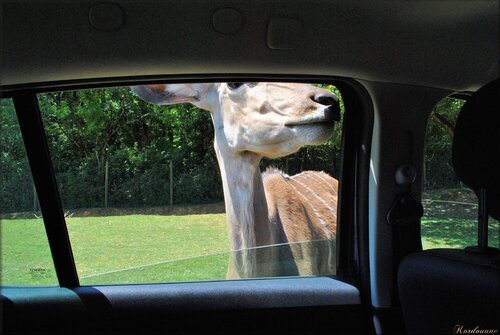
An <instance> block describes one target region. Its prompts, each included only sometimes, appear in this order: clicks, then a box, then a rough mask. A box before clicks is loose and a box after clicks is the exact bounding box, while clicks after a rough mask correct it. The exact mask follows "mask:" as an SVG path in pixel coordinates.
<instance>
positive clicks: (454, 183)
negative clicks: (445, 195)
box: [424, 98, 464, 189]
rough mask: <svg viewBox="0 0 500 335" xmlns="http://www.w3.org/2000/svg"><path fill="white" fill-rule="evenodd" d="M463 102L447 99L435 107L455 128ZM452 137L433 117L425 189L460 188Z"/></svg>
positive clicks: (428, 140) (429, 132)
mask: <svg viewBox="0 0 500 335" xmlns="http://www.w3.org/2000/svg"><path fill="white" fill-rule="evenodd" d="M463 104H464V101H463V100H459V99H454V98H445V99H443V100H442V101H441V102H440V103H439V104H437V106H436V107H435V109H434V111H433V113H434V114H438V115H439V116H441V117H442V118H444V119H445V120H447V121H448V123H449V124H450V125H451V126H452V127H454V125H455V122H456V120H457V117H458V113H459V112H460V109H461V108H462V106H463ZM451 146H452V136H450V134H449V133H448V132H447V130H446V129H445V127H443V125H442V124H440V123H439V122H437V119H436V117H434V116H431V118H430V120H429V124H428V126H427V137H426V144H425V180H424V189H435V188H449V187H458V186H459V181H458V179H457V178H456V176H455V172H454V171H453V167H452V165H451Z"/></svg>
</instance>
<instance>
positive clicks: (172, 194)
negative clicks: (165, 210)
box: [169, 160, 174, 207]
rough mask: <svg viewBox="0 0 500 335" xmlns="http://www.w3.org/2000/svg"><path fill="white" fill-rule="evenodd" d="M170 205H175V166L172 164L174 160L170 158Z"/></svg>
mask: <svg viewBox="0 0 500 335" xmlns="http://www.w3.org/2000/svg"><path fill="white" fill-rule="evenodd" d="M169 185H170V207H172V206H173V205H174V168H173V164H172V160H170V180H169Z"/></svg>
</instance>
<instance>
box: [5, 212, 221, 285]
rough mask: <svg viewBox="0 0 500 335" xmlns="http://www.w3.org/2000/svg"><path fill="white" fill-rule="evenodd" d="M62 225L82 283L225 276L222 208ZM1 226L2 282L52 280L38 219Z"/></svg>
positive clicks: (73, 221)
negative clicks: (216, 211)
mask: <svg viewBox="0 0 500 335" xmlns="http://www.w3.org/2000/svg"><path fill="white" fill-rule="evenodd" d="M67 225H68V231H69V235H70V240H71V245H72V249H73V254H74V257H75V263H76V266H77V270H78V275H79V277H80V281H81V283H82V284H104V283H134V282H143V283H144V282H158V281H161V282H167V281H189V280H201V279H205V280H209V279H223V278H225V274H226V269H227V262H228V257H229V256H228V254H227V252H228V250H230V247H229V240H228V237H227V228H226V222H225V215H224V214H211V215H190V216H157V215H130V216H114V217H88V218H68V219H67ZM1 228H2V229H1V231H2V236H1V242H2V277H1V278H2V283H3V284H6V285H8V284H11V285H14V284H21V285H23V284H37V285H44V284H49V285H50V284H56V283H57V281H56V279H55V274H54V270H53V269H54V267H53V265H52V261H51V258H50V253H49V251H48V244H47V240H46V238H45V232H44V229H43V224H42V222H41V220H2V222H1ZM203 256H204V257H203ZM124 269H128V270H124Z"/></svg>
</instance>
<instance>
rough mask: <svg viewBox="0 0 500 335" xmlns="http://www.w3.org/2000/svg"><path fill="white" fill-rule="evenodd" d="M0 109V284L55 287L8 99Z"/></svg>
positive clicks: (28, 172) (47, 251)
mask: <svg viewBox="0 0 500 335" xmlns="http://www.w3.org/2000/svg"><path fill="white" fill-rule="evenodd" d="M0 107H1V114H0V118H1V119H0V185H1V189H0V215H1V216H0V219H1V220H0V246H1V248H0V252H1V260H0V263H1V269H0V282H1V284H2V285H57V278H56V273H55V270H54V264H53V262H52V257H51V254H50V249H49V245H48V241H47V235H46V233H45V228H44V224H43V219H42V214H41V213H40V206H39V204H38V196H37V193H36V190H35V186H34V184H33V179H32V177H31V170H30V167H29V164H28V159H27V157H26V151H25V150H24V144H23V139H22V135H21V131H20V129H19V124H18V121H17V117H16V113H15V109H14V105H13V103H12V99H0Z"/></svg>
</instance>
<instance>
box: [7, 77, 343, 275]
mask: <svg viewBox="0 0 500 335" xmlns="http://www.w3.org/2000/svg"><path fill="white" fill-rule="evenodd" d="M209 85H218V86H217V88H216V89H215V90H214V91H213V92H216V93H217V94H218V95H219V97H220V99H221V102H218V103H219V105H217V106H215V107H214V106H213V105H210V104H208V103H206V102H203V101H201V102H200V94H201V95H203V94H208V93H207V92H205V91H204V90H207V87H208V86H209ZM165 87H166V86H165V85H161V84H160V85H151V86H149V88H150V91H149V92H146V93H144V92H141V91H140V90H139V89H137V88H134V89H131V88H130V87H118V88H107V89H89V90H78V91H61V92H51V93H41V94H38V103H39V106H40V111H41V115H42V120H43V124H44V129H45V133H46V136H47V141H48V146H49V151H50V155H51V160H52V165H53V168H54V173H55V177H56V180H57V187H58V190H59V193H60V198H61V202H62V206H63V212H64V217H65V221H66V225H67V229H68V233H69V237H70V242H71V248H72V251H73V255H74V260H75V265H76V269H77V272H78V277H79V280H80V283H81V284H83V285H94V284H122V283H154V282H177V281H197V280H221V279H225V278H228V279H238V278H248V277H274V276H290V275H335V268H336V254H335V253H336V225H337V222H336V218H337V205H338V204H337V201H338V185H339V179H340V175H339V170H340V169H339V168H340V159H341V155H340V149H341V131H342V123H341V120H342V114H343V101H342V97H341V95H340V92H339V91H338V90H337V89H336V88H335V87H334V86H332V85H306V84H289V83H212V84H190V85H185V86H184V87H181V85H179V84H176V85H172V92H166V91H165ZM162 89H163V90H164V91H161V90H162ZM212 89H213V88H212ZM294 90H295V91H294ZM134 91H135V92H134ZM213 92H211V93H210V94H214V93H213ZM254 92H256V93H254ZM154 93H158V94H157V95H156V96H154V97H153V96H152V95H151V94H154ZM167 93H168V94H167ZM174 93H175V94H174ZM300 95H302V96H301V97H300V98H297V97H298V96H300ZM164 97H168V98H169V99H171V100H169V101H159V100H157V99H161V98H164ZM293 99H296V100H293ZM201 100H203V99H201ZM217 108H218V109H219V111H217V110H216V109H217ZM207 110H209V111H207ZM252 110H255V111H256V113H255V115H252ZM229 112H232V113H233V114H232V115H230V114H229ZM284 116H286V118H284ZM218 118H222V119H223V120H219V119H218ZM270 125H271V126H272V127H270ZM280 127H281V128H280ZM318 127H319V130H315V129H316V128H318ZM283 129H284V130H285V131H284V132H281V133H280V131H282V130H283ZM304 129H305V130H304ZM214 130H215V133H214ZM318 131H319V132H320V133H321V134H319V135H315V134H314V132H318ZM221 134H222V135H223V136H224V138H223V139H222V140H220V136H221ZM269 134H271V135H272V136H273V137H271V138H266V136H268V135H269ZM217 136H219V140H220V141H219V142H217V140H216V141H215V149H214V138H217ZM315 136H316V137H315ZM318 136H319V137H318ZM283 139H284V140H286V141H288V143H293V145H292V146H290V145H289V144H288V145H287V146H281V145H280V146H278V145H277V144H280V143H281V142H282V141H283ZM225 145H226V146H227V147H224V146H225ZM228 147H230V149H231V150H229V151H231V152H229V151H228V150H227V149H228ZM224 150H226V151H225V152H222V151H224ZM248 152H251V153H257V154H248ZM234 153H237V154H241V153H243V154H241V157H243V158H241V157H240V158H238V159H239V160H240V162H239V163H238V164H236V165H234V166H231V165H232V164H233V163H234V162H236V161H237V160H238V159H236V158H235V156H234V155H233V156H230V154H234ZM249 157H250V159H249ZM221 165H222V166H223V169H221V168H220V167H221ZM252 169H254V170H252ZM252 171H253V172H252ZM309 171H319V172H318V173H316V172H315V173H312V172H309ZM249 173H251V174H252V173H253V174H252V176H254V177H252V178H257V179H256V180H257V182H256V183H255V185H250V186H251V188H252V190H251V192H247V193H245V191H248V189H246V188H245V187H248V186H249V185H244V187H243V188H241V185H239V184H237V182H238V181H239V182H242V181H244V180H247V179H248V178H247V177H248V176H249V175H248V174H249ZM243 177H244V178H243ZM259 180H262V181H261V182H260V184H259ZM224 183H226V185H224ZM262 188H264V189H262ZM253 193H255V194H259V196H257V195H255V196H254V197H253V198H252V197H250V198H249V195H251V194H253ZM225 196H226V205H225V201H224V200H225ZM228 198H230V199H231V204H232V207H231V208H229V213H228V207H227V199H228ZM263 204H267V208H265V207H266V206H265V205H264V206H263ZM283 204H285V205H286V206H289V207H290V208H292V209H291V210H290V208H288V207H283V206H284V205H283ZM249 209H251V211H249ZM248 214H252V215H255V217H251V218H248V217H246V216H248ZM245 215H246V216H245ZM30 219H32V218H30ZM33 220H36V218H33ZM14 221H15V220H14ZM250 223H251V224H254V229H253V231H252V232H246V231H245V227H244V226H241V225H248V224H250ZM297 227H298V228H297ZM292 228H293V229H292ZM292 230H294V231H295V233H293V232H291V231H292ZM6 235H7V234H6ZM36 257H38V256H34V258H35V259H36ZM249 264H250V265H249ZM19 284H22V283H21V282H20V283H19Z"/></svg>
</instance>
